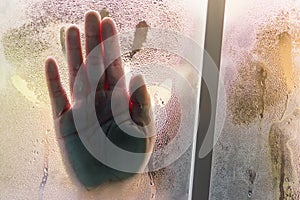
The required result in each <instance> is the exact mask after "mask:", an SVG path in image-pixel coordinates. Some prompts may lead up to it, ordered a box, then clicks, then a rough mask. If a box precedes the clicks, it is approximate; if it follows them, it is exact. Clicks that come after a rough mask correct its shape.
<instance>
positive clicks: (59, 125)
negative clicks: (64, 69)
mask: <svg viewBox="0 0 300 200" xmlns="http://www.w3.org/2000/svg"><path fill="white" fill-rule="evenodd" d="M85 29H86V52H87V55H88V54H89V53H90V52H91V51H92V49H93V48H95V47H96V46H97V45H101V44H100V43H101V42H102V41H103V40H105V39H106V38H109V37H111V36H113V35H115V34H116V31H115V25H114V23H113V21H112V20H111V19H110V18H106V19H104V20H102V21H100V18H99V16H98V14H96V13H95V12H89V13H88V14H87V15H86V22H85ZM66 42H67V55H68V64H69V70H70V86H71V88H72V89H71V94H72V95H73V105H76V106H71V105H70V103H69V101H68V99H67V97H66V94H65V91H64V90H63V88H62V86H61V83H60V80H59V74H58V70H57V65H56V63H55V61H54V60H53V59H52V58H50V59H48V60H47V62H46V76H47V81H48V88H49V93H50V97H51V101H52V108H53V113H54V118H55V121H56V123H55V124H56V129H57V130H56V131H57V135H58V138H59V140H60V142H61V144H62V146H63V147H62V148H63V149H65V151H66V154H67V161H68V162H69V164H70V166H71V168H72V170H73V172H74V173H75V175H76V177H77V178H78V180H79V181H80V183H81V184H83V185H84V186H85V187H87V188H94V187H97V186H99V185H100V184H102V183H104V182H106V181H110V180H111V181H113V180H122V179H125V178H128V177H130V176H132V175H134V174H135V173H130V172H123V171H119V170H117V169H114V168H113V167H109V166H106V165H105V164H103V163H102V162H100V161H99V160H98V159H96V158H95V157H94V156H93V155H92V154H91V153H90V152H89V150H88V149H87V148H86V146H85V145H84V144H83V142H82V140H81V138H80V137H79V136H78V134H80V133H79V131H78V130H77V128H78V127H76V125H75V120H74V115H73V114H74V112H77V110H76V109H80V112H82V108H83V106H82V105H81V104H82V100H86V99H87V97H88V92H86V94H85V95H83V96H84V97H83V98H82V99H80V100H78V99H77V98H75V97H74V96H75V95H74V94H73V92H74V91H76V84H74V82H75V78H76V75H77V73H78V66H80V65H81V63H83V59H82V53H81V44H80V34H79V30H78V28H77V27H71V28H69V30H68V31H67V37H66ZM103 49H104V52H103V54H104V57H105V58H106V59H107V60H108V59H109V56H110V55H109V54H108V53H107V51H105V49H109V52H111V51H114V52H118V51H120V50H119V47H118V41H117V40H116V39H114V40H113V41H112V42H111V43H108V44H106V45H104V47H103ZM88 59H89V58H88V56H87V60H86V70H87V71H88V70H89V68H91V67H95V66H94V65H93V66H89V64H88V63H89V60H88ZM100 62H103V61H100ZM103 70H104V69H103ZM123 74H124V72H123V69H122V66H121V61H120V58H118V59H116V60H114V61H113V62H112V64H110V65H109V66H108V68H107V69H106V73H105V75H103V76H101V77H100V80H99V82H98V85H97V89H96V92H95V96H94V99H95V101H94V105H95V112H96V116H97V119H96V120H91V121H88V123H89V125H91V127H92V126H93V124H94V123H99V124H100V126H101V128H102V130H103V131H104V133H105V134H106V136H107V138H109V140H110V141H111V142H112V143H114V144H115V145H116V146H118V147H119V148H121V149H124V150H126V151H130V152H134V153H148V152H151V151H152V148H153V146H154V137H153V136H152V137H148V138H147V136H149V134H151V135H152V134H153V131H154V129H153V126H149V127H150V128H143V127H144V126H145V125H149V124H152V125H153V120H152V118H151V114H150V98H149V95H148V93H147V90H146V87H145V85H144V84H142V86H141V87H139V88H138V89H137V90H135V91H130V93H131V97H130V100H131V106H130V108H131V109H130V115H126V113H128V102H129V95H128V94H127V92H126V89H125V83H123V84H122V81H121V87H120V88H119V87H118V88H115V87H116V84H117V81H120V79H121V77H122V76H123ZM137 82H139V83H141V82H142V83H143V79H142V78H141V77H136V78H133V79H132V80H131V82H130V88H131V87H133V88H134V85H135V84H136V83H137ZM88 84H89V83H88V81H86V83H85V84H84V85H88ZM73 87H74V90H73ZM112 89H115V90H114V91H117V92H116V93H115V94H116V96H117V98H115V99H116V100H117V102H115V103H116V104H114V105H116V106H117V107H118V108H117V109H115V110H117V113H114V114H112V103H111V102H112ZM84 90H86V91H88V89H87V87H86V88H85V89H84ZM126 104H127V106H126ZM114 105H113V106H114ZM141 105H142V106H143V109H141V107H142V106H141ZM126 109H127V110H126ZM126 111H127V112H126ZM83 112H86V113H85V115H87V116H88V115H89V114H88V111H86V110H84V109H83ZM115 116H117V117H120V119H122V120H121V121H120V122H118V123H117V122H116V120H115ZM90 118H92V117H89V116H88V117H87V119H90ZM120 126H123V127H127V128H129V129H130V130H132V131H133V132H135V133H134V134H135V135H139V136H141V138H137V137H133V136H131V135H128V134H127V133H126V132H124V129H121V128H120ZM86 128H88V127H86ZM149 132H150V133H149ZM99 148H101V149H103V150H104V151H105V146H102V147H99ZM110 156H113V157H116V158H118V155H110ZM148 159H149V158H146V157H145V158H144V159H143V160H136V161H135V165H133V168H134V169H133V171H134V170H136V171H138V170H139V169H138V168H139V167H142V166H143V165H144V163H145V162H147V161H148Z"/></svg>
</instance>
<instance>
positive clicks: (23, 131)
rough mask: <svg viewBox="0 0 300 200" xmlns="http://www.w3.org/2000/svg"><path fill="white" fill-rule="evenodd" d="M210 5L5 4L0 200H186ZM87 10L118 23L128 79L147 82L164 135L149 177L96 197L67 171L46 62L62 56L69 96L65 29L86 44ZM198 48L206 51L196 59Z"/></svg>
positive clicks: (1, 17) (50, 0)
mask: <svg viewBox="0 0 300 200" xmlns="http://www.w3.org/2000/svg"><path fill="white" fill-rule="evenodd" d="M206 4H207V1H205V0H203V1H194V0H186V1H180V0H178V1H177V0H176V1H173V0H172V1H171V0H146V1H137V0H132V1H125V0H122V1H113V0H105V1H94V0H2V1H1V3H0V10H1V13H0V24H1V30H0V38H1V42H0V61H1V63H0V77H1V78H0V82H1V85H0V91H1V95H0V105H1V114H0V117H1V125H0V137H1V140H0V146H1V149H0V160H1V162H0V180H1V181H0V190H1V194H0V199H37V198H38V199H57V198H58V197H59V199H99V198H101V199H116V198H118V199H187V198H188V195H189V186H190V181H191V174H192V173H191V170H190V169H191V162H192V155H193V152H192V151H193V150H194V149H193V147H194V143H193V138H194V137H195V136H194V135H195V132H196V129H197V126H196V125H197V124H196V123H197V117H198V101H199V99H198V98H199V92H200V87H199V86H200V77H201V66H202V65H201V64H202V63H201V62H202V52H201V47H203V44H204V32H205V31H204V29H205V18H206ZM88 10H95V11H97V12H99V14H100V15H101V16H102V17H105V16H109V17H112V18H113V19H114V20H115V22H116V26H117V30H118V32H119V38H120V44H121V50H122V59H123V66H124V70H125V72H126V73H128V76H129V77H130V76H131V75H134V74H143V75H144V77H145V81H146V84H147V87H148V91H149V93H150V95H151V99H152V109H153V111H154V113H155V118H156V120H155V125H156V133H157V135H156V143H155V146H154V153H153V155H152V157H151V159H150V162H149V166H148V168H149V170H148V171H147V172H145V173H142V174H139V175H137V176H136V177H134V178H132V179H128V180H124V181H121V182H117V183H113V184H110V183H109V184H104V185H103V186H101V187H100V188H98V189H96V190H93V191H88V190H86V189H85V188H84V187H82V186H80V185H78V182H76V180H75V181H74V177H73V175H72V173H70V172H69V168H68V165H65V161H64V159H63V157H62V154H64V153H65V152H63V151H64V150H63V149H62V150H60V148H59V146H58V142H57V137H56V134H55V130H54V123H53V117H52V111H51V104H50V98H49V94H48V90H47V84H46V78H45V60H46V58H47V57H48V56H53V57H54V58H55V59H56V60H57V63H58V65H59V73H60V76H61V80H62V85H63V87H64V88H65V89H66V91H67V95H68V96H69V97H70V92H69V90H68V88H69V78H68V77H69V72H68V67H67V61H66V46H65V31H66V29H67V28H68V27H69V26H70V25H71V24H76V25H77V26H78V27H79V29H80V31H81V39H82V44H83V46H84V42H85V41H84V14H85V12H87V11H88ZM138 28H142V29H143V31H141V32H139V31H138ZM138 37H140V38H142V39H140V40H139V38H138ZM187 41H189V42H187ZM195 46H196V47H197V51H198V50H199V52H197V51H196V52H193V50H195V48H194V47H195ZM191 48H192V49H191ZM82 49H84V48H82ZM61 151H62V152H61ZM111 185H113V187H112V186H111Z"/></svg>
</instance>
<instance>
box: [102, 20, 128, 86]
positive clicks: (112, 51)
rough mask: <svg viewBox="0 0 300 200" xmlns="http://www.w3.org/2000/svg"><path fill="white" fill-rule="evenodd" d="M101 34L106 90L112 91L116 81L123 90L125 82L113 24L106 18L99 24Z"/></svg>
mask: <svg viewBox="0 0 300 200" xmlns="http://www.w3.org/2000/svg"><path fill="white" fill-rule="evenodd" d="M101 34H102V40H103V49H104V61H105V62H104V63H105V67H106V76H107V77H106V81H107V83H108V89H110V90H112V89H113V88H114V87H115V86H116V84H117V82H118V81H120V83H119V84H120V85H118V86H120V87H122V88H125V80H124V79H121V77H123V76H124V71H123V68H122V60H121V51H120V45H119V40H118V37H117V30H116V25H115V22H114V21H113V20H112V19H111V18H109V17H107V18H104V19H103V20H102V22H101Z"/></svg>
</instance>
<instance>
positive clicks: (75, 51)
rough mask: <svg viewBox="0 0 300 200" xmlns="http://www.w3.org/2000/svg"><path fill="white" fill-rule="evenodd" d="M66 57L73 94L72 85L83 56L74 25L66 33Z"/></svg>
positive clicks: (77, 30) (78, 34) (71, 88)
mask: <svg viewBox="0 0 300 200" xmlns="http://www.w3.org/2000/svg"><path fill="white" fill-rule="evenodd" d="M66 35H67V36H66V44H67V49H66V51H67V59H68V66H69V76H70V91H71V95H72V96H73V86H74V81H75V78H76V75H77V72H78V70H79V68H80V67H81V66H82V63H83V58H82V51H81V42H80V32H79V29H78V28H77V27H76V26H71V27H69V28H68V30H67V33H66Z"/></svg>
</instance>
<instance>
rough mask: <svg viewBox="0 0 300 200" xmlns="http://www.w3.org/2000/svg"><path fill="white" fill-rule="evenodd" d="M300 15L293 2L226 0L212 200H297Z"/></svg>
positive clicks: (212, 177) (299, 193) (212, 176)
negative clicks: (222, 109)
mask: <svg viewBox="0 0 300 200" xmlns="http://www.w3.org/2000/svg"><path fill="white" fill-rule="evenodd" d="M299 14H300V4H299V2H297V1H275V0H268V1H251V2H250V1H247V2H246V1H226V8H225V23H224V35H223V47H222V59H221V60H222V61H221V79H222V80H223V81H224V85H225V89H226V98H224V99H221V101H226V103H227V106H226V119H225V125H224V126H223V127H222V128H223V131H222V133H221V135H220V137H218V138H215V139H216V146H215V148H214V154H213V163H212V166H213V167H212V174H211V180H212V181H211V187H210V198H211V199H299V195H300V191H299V188H300V187H299V175H300V173H299V162H300V161H299V142H300V140H299V136H298V135H299V131H300V129H299V124H300V121H299V104H300V101H299V99H300V98H299V97H300V96H299V94H300V93H299V83H300V81H299V70H300V68H299V66H300V65H299V64H300V63H299V58H300V57H299V41H300V40H299V39H300V38H299V36H300V32H299V26H300V18H299V16H300V15H299ZM219 103H220V102H219Z"/></svg>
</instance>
